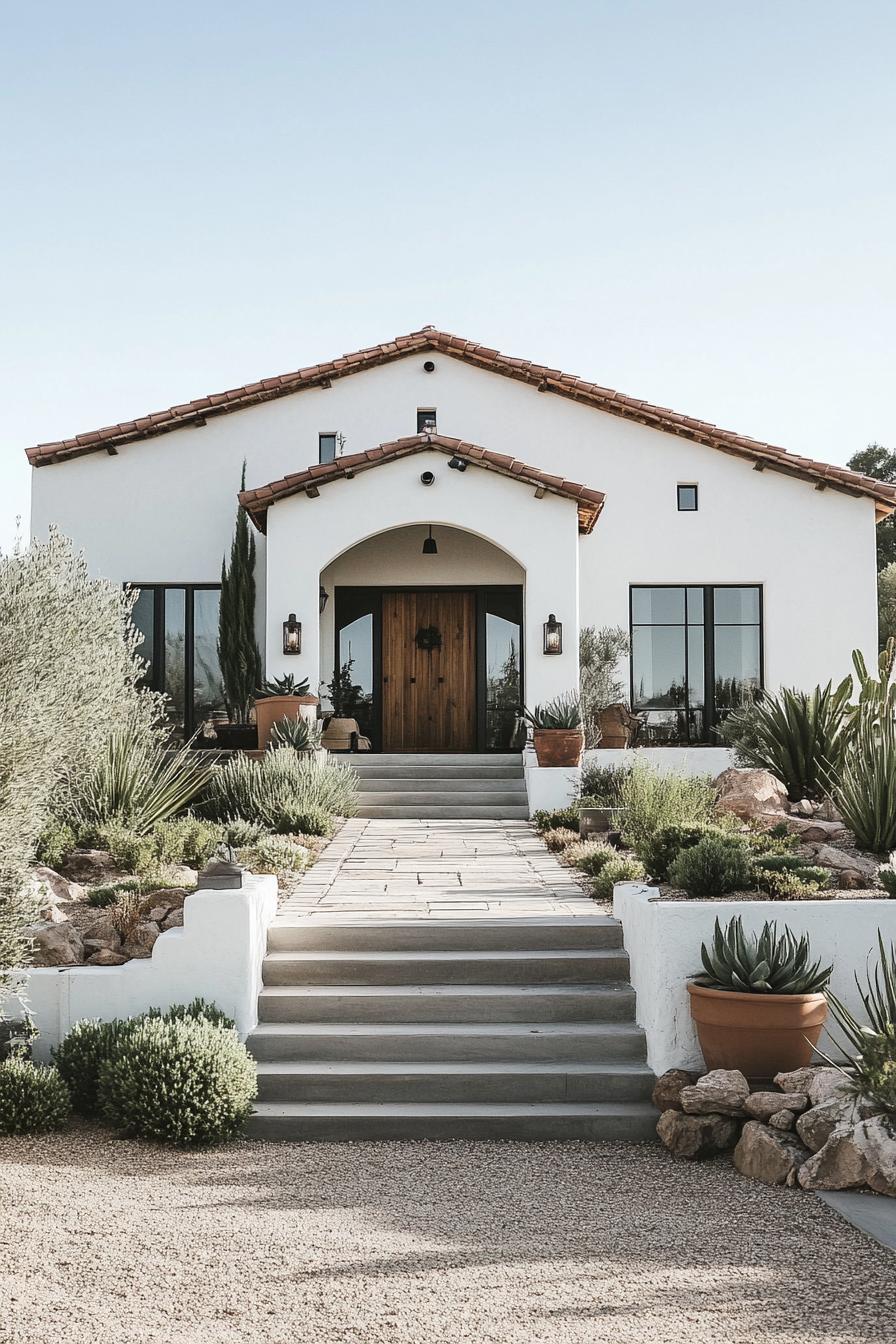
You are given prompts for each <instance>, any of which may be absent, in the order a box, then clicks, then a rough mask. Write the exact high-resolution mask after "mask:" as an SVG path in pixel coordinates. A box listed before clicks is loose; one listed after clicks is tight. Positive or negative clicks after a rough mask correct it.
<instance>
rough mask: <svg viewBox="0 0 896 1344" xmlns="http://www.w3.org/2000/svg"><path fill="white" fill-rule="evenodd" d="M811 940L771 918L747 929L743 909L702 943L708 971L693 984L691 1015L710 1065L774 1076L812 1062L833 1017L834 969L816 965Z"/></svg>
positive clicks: (753, 1075) (690, 985)
mask: <svg viewBox="0 0 896 1344" xmlns="http://www.w3.org/2000/svg"><path fill="white" fill-rule="evenodd" d="M809 956H810V948H809V939H808V938H807V937H805V935H804V936H803V937H802V938H800V939H799V941H797V939H796V937H795V936H794V934H792V933H791V931H790V929H788V928H785V929H784V930H783V932H782V933H781V934H779V933H778V929H777V925H776V924H774V923H772V924H769V923H768V922H766V923H765V924H764V925H763V928H762V932H761V933H760V934H759V935H758V937H757V935H756V934H750V933H744V930H743V926H742V924H741V918H740V915H735V917H734V918H733V919H732V920H731V921H730V923H729V924H728V926H727V927H726V928H725V929H724V930H723V929H722V928H721V926H720V924H719V921H718V920H716V923H715V931H714V934H713V939H712V942H711V943H710V944H709V945H708V946H707V944H706V943H704V944H703V946H702V948H701V959H702V961H703V974H701V975H698V976H695V977H694V979H693V980H690V981H689V982H688V987H687V988H688V994H689V995H690V1001H691V1017H692V1018H693V1020H694V1025H695V1026H696V1028H697V1037H698V1039H699V1041H700V1049H701V1050H702V1051H703V1058H704V1060H705V1061H706V1067H707V1069H740V1071H741V1073H743V1074H745V1075H746V1077H747V1078H773V1077H774V1075H775V1074H776V1073H779V1072H787V1071H790V1070H792V1069H800V1068H803V1067H804V1066H805V1065H807V1064H809V1063H810V1062H811V1060H812V1051H813V1047H814V1046H815V1045H816V1044H817V1042H818V1038H819V1036H820V1035H821V1029H822V1027H823V1026H824V1022H825V1018H826V1017H827V1011H828V1004H827V999H826V997H825V994H824V990H825V987H826V986H827V983H828V981H829V980H830V978H831V970H832V967H830V966H828V967H826V968H822V966H821V962H820V961H816V962H812V963H810V961H809Z"/></svg>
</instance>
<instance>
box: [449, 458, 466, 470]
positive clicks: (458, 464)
mask: <svg viewBox="0 0 896 1344" xmlns="http://www.w3.org/2000/svg"><path fill="white" fill-rule="evenodd" d="M448 465H449V467H450V468H451V470H452V471H466V469H467V464H466V462H465V461H464V460H463V458H462V457H452V458H451V459H450V460H449V462H448Z"/></svg>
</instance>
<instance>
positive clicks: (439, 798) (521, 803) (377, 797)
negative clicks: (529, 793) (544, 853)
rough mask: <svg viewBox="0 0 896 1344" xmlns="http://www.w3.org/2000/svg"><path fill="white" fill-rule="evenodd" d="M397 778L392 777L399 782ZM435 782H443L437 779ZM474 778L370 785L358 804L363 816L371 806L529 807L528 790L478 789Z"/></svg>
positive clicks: (362, 792) (363, 792) (362, 793)
mask: <svg viewBox="0 0 896 1344" xmlns="http://www.w3.org/2000/svg"><path fill="white" fill-rule="evenodd" d="M396 782H397V781H392V783H393V784H394V783H396ZM429 782H430V783H431V784H440V783H441V781H440V780H437V779H433V780H430V781H429ZM475 783H478V781H475V780H471V781H470V782H469V783H468V785H467V787H466V788H465V789H447V790H445V789H441V788H438V789H434V788H433V789H422V790H421V789H418V788H417V785H416V783H415V784H414V786H413V788H411V789H400V790H397V789H395V788H394V787H393V788H391V789H367V790H363V789H362V790H361V793H360V795H359V797H360V802H359V803H358V807H359V809H360V815H361V816H363V815H364V814H365V812H366V811H367V809H368V808H370V807H417V806H418V805H419V806H420V807H427V808H432V807H461V806H462V807H476V808H479V807H488V808H492V807H526V806H527V798H526V792H525V790H523V791H522V792H520V791H519V790H515V791H511V792H508V791H507V790H497V789H487V790H485V791H484V792H482V791H480V790H479V789H476V788H475V787H474V784H475Z"/></svg>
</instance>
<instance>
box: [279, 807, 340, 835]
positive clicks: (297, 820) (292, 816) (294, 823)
mask: <svg viewBox="0 0 896 1344" xmlns="http://www.w3.org/2000/svg"><path fill="white" fill-rule="evenodd" d="M276 822H277V824H276V826H275V827H274V829H275V830H276V831H277V832H278V833H279V834H280V835H330V833H331V832H332V830H333V817H332V814H331V813H330V812H327V811H326V809H325V808H323V807H306V808H296V809H295V810H293V808H292V807H283V808H282V809H281V811H280V813H279V814H278V816H277V817H276Z"/></svg>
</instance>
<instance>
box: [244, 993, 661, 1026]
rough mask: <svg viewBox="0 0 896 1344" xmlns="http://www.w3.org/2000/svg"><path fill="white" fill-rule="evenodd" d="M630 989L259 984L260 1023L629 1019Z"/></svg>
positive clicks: (631, 1006) (588, 1020)
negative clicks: (292, 985) (320, 986)
mask: <svg viewBox="0 0 896 1344" xmlns="http://www.w3.org/2000/svg"><path fill="white" fill-rule="evenodd" d="M634 1002H635V996H634V991H633V990H632V989H631V988H630V987H629V986H625V985H619V986H615V985H614V986H611V985H594V986H591V985H589V986H579V985H575V986H568V985H552V986H544V987H541V986H537V987H534V988H530V987H528V986H527V987H525V988H522V987H517V986H508V985H497V986H489V987H488V988H487V989H486V987H484V986H482V985H468V986H457V987H455V986H453V985H447V986H443V985H423V986H419V987H416V988H415V989H411V988H401V987H395V986H392V985H382V986H380V985H374V986H364V987H363V988H357V987H343V988H339V989H335V988H331V987H322V988H320V989H317V988H315V987H313V986H305V987H303V988H301V989H295V988H292V987H291V986H286V987H277V986H273V985H272V986H265V988H264V989H263V990H262V992H261V994H260V995H259V998H258V1017H259V1021H261V1022H296V1023H298V1022H328V1023H339V1022H371V1023H373V1022H380V1023H383V1024H387V1023H397V1022H414V1023H417V1024H425V1023H428V1022H429V1023H432V1022H453V1023H462V1022H482V1021H486V1022H495V1023H497V1022H533V1021H534V1022H539V1021H543V1022H619V1021H624V1020H626V1019H629V1020H630V1019H631V1017H632V1014H633V1009H634Z"/></svg>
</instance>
